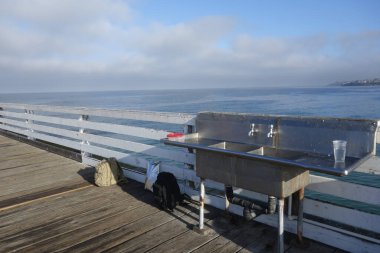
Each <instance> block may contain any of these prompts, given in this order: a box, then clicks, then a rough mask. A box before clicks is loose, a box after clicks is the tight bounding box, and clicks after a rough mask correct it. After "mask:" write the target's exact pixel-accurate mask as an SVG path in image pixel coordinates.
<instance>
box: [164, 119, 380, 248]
mask: <svg viewBox="0 0 380 253" xmlns="http://www.w3.org/2000/svg"><path fill="white" fill-rule="evenodd" d="M195 127H196V129H197V133H194V134H189V135H185V136H183V137H180V138H167V139H164V140H163V141H164V143H165V144H168V145H174V146H179V147H185V148H189V149H193V150H195V153H196V174H197V176H199V177H200V178H201V183H200V196H199V197H200V222H199V229H203V205H204V197H205V188H204V179H211V180H214V181H217V182H221V183H224V184H225V185H226V189H227V187H229V186H236V187H240V188H243V189H247V190H252V191H255V192H260V193H263V194H267V195H269V196H274V197H277V198H279V199H278V213H279V215H278V219H279V226H278V237H279V239H278V242H279V246H278V249H279V252H282V250H283V230H284V226H283V220H284V219H283V218H284V198H285V197H288V196H290V195H291V194H293V193H295V192H297V191H299V195H298V196H299V198H298V202H299V210H298V221H297V223H298V225H297V234H298V238H301V239H302V213H303V196H304V187H305V186H306V185H307V184H308V183H309V171H317V172H321V173H327V174H332V175H339V176H344V175H347V174H348V173H349V172H350V171H351V170H353V169H355V168H357V167H358V166H359V165H360V164H361V163H362V162H364V161H365V160H366V159H368V158H369V157H371V156H373V155H374V146H375V137H376V136H375V133H376V130H377V127H378V126H377V121H376V120H362V119H336V118H311V117H291V116H267V115H253V114H238V113H212V112H206V113H199V114H198V115H197V118H196V126H195ZM333 140H345V141H347V143H348V144H347V152H346V159H345V162H344V163H335V161H334V156H333V148H332V141H333ZM231 191H232V190H231ZM226 192H227V190H226ZM226 196H227V194H226ZM227 202H228V201H227ZM227 202H226V203H227ZM227 206H228V205H226V208H227Z"/></svg>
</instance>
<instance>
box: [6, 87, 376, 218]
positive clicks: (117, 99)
mask: <svg viewBox="0 0 380 253" xmlns="http://www.w3.org/2000/svg"><path fill="white" fill-rule="evenodd" d="M0 102H9V103H25V104H46V105H60V106H85V107H97V108H121V109H135V110H148V111H167V112H184V113H197V112H200V111H219V112H221V111H225V112H247V113H256V114H281V115H304V116H332V117H353V118H372V119H380V87H319V88H250V89H202V90H149V91H105V92H70V93H33V94H0ZM378 150H379V147H378ZM340 180H344V181H349V182H355V183H360V184H364V185H369V186H372V187H379V188H380V177H379V176H375V175H368V174H363V173H356V172H353V173H351V174H350V175H349V176H347V177H344V178H340ZM315 197H317V198H318V199H325V196H322V195H321V196H315ZM325 200H326V201H331V199H329V198H327V199H325ZM335 201H338V202H340V204H342V205H345V206H350V207H354V208H357V209H361V210H365V211H367V212H372V213H377V214H380V208H379V207H377V206H369V205H361V204H359V203H352V201H346V200H343V199H342V200H335ZM346 202H347V203H346Z"/></svg>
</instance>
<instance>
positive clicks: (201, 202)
mask: <svg viewBox="0 0 380 253" xmlns="http://www.w3.org/2000/svg"><path fill="white" fill-rule="evenodd" d="M204 206H205V184H204V179H203V178H201V184H200V189H199V230H200V231H202V230H203V228H204V227H203V226H204V225H203V223H204Z"/></svg>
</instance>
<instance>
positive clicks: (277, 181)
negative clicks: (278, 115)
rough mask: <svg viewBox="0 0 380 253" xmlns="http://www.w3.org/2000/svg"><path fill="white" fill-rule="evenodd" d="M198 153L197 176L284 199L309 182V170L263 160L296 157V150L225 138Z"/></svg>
mask: <svg viewBox="0 0 380 253" xmlns="http://www.w3.org/2000/svg"><path fill="white" fill-rule="evenodd" d="M196 154H197V156H196V157H197V159H196V164H197V171H196V173H197V176H199V177H201V178H208V179H212V180H214V181H217V182H222V183H224V184H226V185H231V186H236V187H241V188H244V189H247V190H252V191H255V192H260V193H263V194H267V195H270V196H275V197H278V198H284V197H288V196H290V195H291V194H292V193H294V192H295V191H298V190H299V189H301V188H303V187H305V186H306V185H307V184H308V183H309V171H308V170H305V169H302V168H301V169H300V168H295V167H293V166H288V165H280V164H277V163H268V162H267V161H263V160H262V159H260V157H262V158H263V157H267V156H268V157H270V156H273V157H277V158H278V157H281V158H287V159H290V158H296V157H299V156H300V154H298V153H296V152H286V151H282V150H276V149H273V148H269V147H258V146H255V145H248V144H241V143H233V142H225V141H224V142H220V143H217V144H213V145H209V146H208V147H207V148H206V147H205V148H203V149H197V153H196ZM268 181H270V182H271V183H270V184H268Z"/></svg>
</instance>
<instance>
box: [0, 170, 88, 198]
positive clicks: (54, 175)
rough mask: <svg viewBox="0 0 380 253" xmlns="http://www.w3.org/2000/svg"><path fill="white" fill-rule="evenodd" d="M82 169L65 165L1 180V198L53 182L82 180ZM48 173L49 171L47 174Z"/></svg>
mask: <svg viewBox="0 0 380 253" xmlns="http://www.w3.org/2000/svg"><path fill="white" fill-rule="evenodd" d="M80 169H81V168H80V167H79V166H77V165H74V166H73V165H67V166H66V165H63V166H62V167H60V168H55V169H53V168H50V170H46V171H38V172H34V173H28V174H24V175H22V176H19V175H14V176H9V177H7V178H5V179H0V196H4V195H7V194H10V193H13V192H16V191H22V190H27V189H33V188H34V187H39V186H43V185H47V184H51V183H52V182H58V181H61V180H69V179H75V178H78V179H81V178H82V176H81V175H80V174H79V171H80ZM47 171H49V172H48V173H47Z"/></svg>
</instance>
